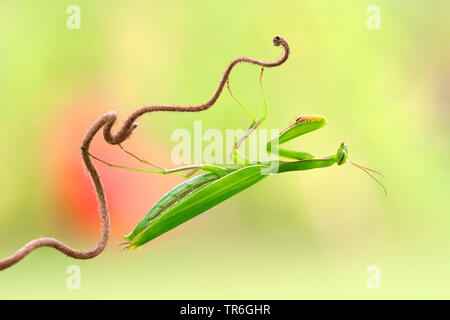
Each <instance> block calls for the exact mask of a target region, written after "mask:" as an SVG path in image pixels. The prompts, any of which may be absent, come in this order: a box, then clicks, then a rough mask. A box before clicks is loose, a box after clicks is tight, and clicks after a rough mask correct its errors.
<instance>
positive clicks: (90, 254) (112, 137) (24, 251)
mask: <svg viewBox="0 0 450 320" xmlns="http://www.w3.org/2000/svg"><path fill="white" fill-rule="evenodd" d="M273 45H274V46H277V47H278V46H280V45H281V46H282V47H283V49H284V53H283V55H282V56H281V58H280V59H278V60H277V61H274V62H265V61H261V60H257V59H252V58H248V57H237V58H234V59H233V60H232V61H231V62H230V64H229V65H228V67H227V68H226V69H225V72H224V73H223V76H222V79H221V80H220V82H219V86H218V88H217V90H216V92H215V93H214V95H213V96H212V98H211V99H209V100H208V101H207V102H205V103H203V104H200V105H197V106H189V105H184V106H183V105H153V106H144V107H141V108H139V109H137V110H136V111H134V112H133V113H132V114H131V115H130V116H129V117H128V119H126V120H125V122H124V123H123V125H122V127H121V128H120V129H119V130H117V132H116V133H113V132H112V131H111V130H112V128H113V126H114V124H115V122H116V120H117V113H116V112H114V111H110V112H108V113H106V114H104V115H103V116H101V117H100V118H99V119H98V120H97V121H96V122H95V123H94V124H93V125H92V126H91V127H90V128H89V130H88V131H87V133H86V135H85V136H84V139H83V141H82V144H81V149H82V150H86V151H88V150H89V146H90V144H91V142H92V139H93V138H94V137H95V135H96V134H97V133H98V131H100V129H102V128H103V137H104V139H105V141H106V142H108V143H109V144H112V145H116V144H120V143H122V142H124V141H125V140H126V139H128V138H129V137H130V135H131V134H132V133H133V131H134V129H135V128H136V127H137V124H136V123H135V121H136V120H137V119H138V118H139V117H140V116H142V115H143V114H145V113H149V112H155V111H170V112H199V111H203V110H206V109H208V108H210V107H211V106H212V105H213V104H214V103H215V102H216V101H217V99H218V98H219V96H220V94H221V93H222V90H223V88H224V86H225V84H226V82H227V79H228V77H229V75H230V73H231V70H232V69H233V68H234V67H235V66H236V65H237V64H238V63H240V62H246V63H251V64H255V65H259V66H261V67H265V68H270V67H276V66H279V65H281V64H283V63H284V62H285V61H286V60H287V58H288V57H289V45H288V43H287V42H286V40H285V39H284V38H282V37H280V36H276V37H275V38H273ZM81 156H82V159H83V162H84V165H85V167H86V169H87V171H88V173H89V175H90V176H91V179H92V183H93V185H94V189H95V193H96V195H97V202H98V210H99V213H100V217H101V220H102V231H101V236H100V239H99V241H98V243H97V245H96V246H95V247H94V248H92V249H89V250H76V249H72V248H71V247H69V246H67V245H65V244H64V243H62V242H61V241H59V240H57V239H55V238H37V239H34V240H32V241H30V242H28V243H27V244H25V245H24V246H23V247H22V248H20V249H19V250H17V251H16V252H15V253H14V254H12V255H11V256H9V257H7V258H5V259H3V260H0V270H4V269H6V268H8V267H10V266H12V265H14V264H16V263H17V262H19V261H20V260H22V259H23V258H24V257H25V256H26V255H28V254H29V253H30V252H32V251H33V250H35V249H37V248H41V247H52V248H55V249H56V250H58V251H60V252H62V253H64V254H66V255H67V256H69V257H72V258H75V259H91V258H94V257H96V256H98V255H99V254H100V253H101V252H102V251H103V250H104V249H105V247H106V244H107V242H108V239H109V236H110V230H111V224H110V218H109V211H108V204H107V201H106V197H105V191H104V189H103V184H102V181H101V179H100V176H99V174H98V172H97V169H96V168H95V166H94V164H93V163H92V160H91V158H90V156H89V155H88V153H87V152H84V151H82V152H81Z"/></svg>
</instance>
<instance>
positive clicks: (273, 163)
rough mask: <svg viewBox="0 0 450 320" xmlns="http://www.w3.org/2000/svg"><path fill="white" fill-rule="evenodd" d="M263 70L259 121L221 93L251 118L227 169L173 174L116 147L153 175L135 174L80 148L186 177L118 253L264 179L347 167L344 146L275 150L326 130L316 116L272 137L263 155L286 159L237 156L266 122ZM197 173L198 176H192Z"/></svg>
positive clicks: (204, 167)
mask: <svg viewBox="0 0 450 320" xmlns="http://www.w3.org/2000/svg"><path fill="white" fill-rule="evenodd" d="M263 71H264V68H262V69H261V73H260V77H259V87H260V91H261V95H262V104H263V108H264V115H263V117H262V118H261V119H259V120H257V118H256V117H255V116H254V115H253V114H252V113H251V112H250V111H249V110H248V109H246V108H245V107H244V106H243V105H242V104H241V103H240V102H239V100H237V99H236V97H235V96H234V95H233V93H232V91H231V89H230V85H229V81H228V80H227V89H228V91H229V93H230V95H231V97H232V98H233V99H234V100H235V101H237V103H238V104H239V105H240V106H241V107H242V108H243V109H244V110H245V111H246V112H247V113H248V114H249V115H250V116H251V117H252V123H251V125H250V127H249V129H248V130H247V131H246V132H245V134H244V135H243V136H242V137H241V138H240V139H238V141H237V142H236V143H235V144H234V146H233V152H232V158H233V164H231V165H223V166H222V165H220V166H219V165H216V164H195V165H187V166H182V167H178V168H174V169H164V168H162V167H160V166H157V165H155V164H152V163H150V162H148V161H146V160H144V159H141V158H140V157H138V156H136V155H135V154H133V153H131V152H130V151H128V150H127V149H125V148H124V147H123V146H122V145H119V146H120V147H121V148H122V150H123V151H125V152H126V153H127V154H129V155H130V156H132V157H134V158H135V159H137V160H139V161H141V162H143V163H145V164H147V165H151V166H153V167H156V168H157V169H158V170H149V169H139V168H131V167H126V166H121V165H117V164H112V163H110V162H107V161H105V160H102V159H100V158H98V157H96V156H94V155H93V154H91V153H89V152H88V151H87V150H86V149H83V151H84V152H87V153H88V154H89V155H90V156H91V157H92V158H94V159H96V160H98V161H100V162H102V163H104V164H106V165H109V166H112V167H117V168H124V169H130V170H137V171H143V172H152V173H159V174H178V175H181V176H183V177H186V178H189V179H188V180H186V181H184V182H182V183H180V184H179V185H177V186H176V187H175V188H173V189H172V190H170V191H169V192H167V193H166V194H165V195H164V196H163V197H162V198H161V199H160V200H159V201H157V202H156V204H155V205H154V206H153V207H152V208H151V209H150V211H149V212H148V213H147V214H146V215H145V216H144V217H143V218H142V220H141V221H140V222H139V223H138V224H137V225H136V227H135V228H134V229H133V231H132V232H131V233H130V234H128V235H127V236H125V237H124V238H125V240H126V242H124V243H122V245H123V246H124V247H123V249H134V248H138V247H141V246H142V245H144V244H146V243H147V242H149V241H151V240H153V239H155V238H156V237H158V236H160V235H162V234H164V233H166V232H168V231H169V230H171V229H173V228H175V227H177V226H179V225H181V224H182V223H184V222H186V221H188V220H190V219H192V218H194V217H196V216H198V215H199V214H201V213H203V212H205V211H207V210H209V209H211V208H212V207H214V206H216V205H217V204H219V203H221V202H223V201H225V200H227V199H229V198H230V197H232V196H234V195H236V194H238V193H239V192H241V191H243V190H245V189H247V188H249V187H250V186H252V185H254V184H255V183H257V182H259V181H261V180H263V179H265V178H266V177H268V176H270V175H273V174H279V173H284V172H293V171H302V170H311V169H316V168H325V167H330V166H332V165H333V164H337V165H338V166H341V165H343V164H345V163H346V162H347V160H348V147H347V145H346V143H344V142H342V143H341V144H340V145H339V147H338V149H337V152H336V153H334V154H332V155H330V156H327V157H316V156H315V155H313V154H311V153H308V152H303V151H297V150H290V149H285V148H281V147H280V146H281V145H282V144H284V143H286V142H289V141H291V140H293V139H295V138H298V137H300V136H302V135H304V134H306V133H309V132H312V131H314V130H317V129H320V128H322V127H323V126H324V125H326V124H327V119H326V118H325V117H323V116H320V115H304V116H301V117H298V118H297V119H296V121H295V122H294V123H293V124H291V125H289V126H288V127H287V128H286V129H284V130H283V131H281V132H280V134H279V135H278V136H277V137H276V138H274V139H272V140H271V141H269V142H268V143H267V145H266V150H267V152H268V153H272V154H277V155H278V156H281V157H283V158H286V159H289V160H267V161H258V160H252V159H249V158H248V157H246V156H245V155H244V154H242V153H240V152H239V147H240V145H241V143H242V142H243V141H244V140H245V139H246V138H247V137H248V136H249V135H250V134H252V132H254V131H255V130H256V129H257V128H258V127H259V126H260V125H261V124H262V123H263V122H264V120H265V119H266V118H267V107H266V102H265V97H264V91H263V87H262V76H263ZM350 162H351V161H350ZM351 163H352V164H353V165H354V166H356V167H358V168H360V169H361V170H363V171H364V172H366V173H367V174H368V175H369V176H370V177H372V178H373V179H374V180H375V181H376V182H377V183H379V184H380V185H381V186H382V187H383V189H384V191H385V192H386V188H385V187H384V186H383V184H382V183H381V182H380V181H379V180H378V179H376V178H375V177H374V176H373V175H372V174H371V172H373V173H377V174H380V173H379V172H378V171H375V170H372V169H369V168H367V167H363V166H361V165H358V164H356V163H354V162H351ZM199 171H200V172H203V173H201V174H199V175H197V176H194V177H192V176H193V175H194V174H195V173H196V172H199ZM183 172H188V174H183Z"/></svg>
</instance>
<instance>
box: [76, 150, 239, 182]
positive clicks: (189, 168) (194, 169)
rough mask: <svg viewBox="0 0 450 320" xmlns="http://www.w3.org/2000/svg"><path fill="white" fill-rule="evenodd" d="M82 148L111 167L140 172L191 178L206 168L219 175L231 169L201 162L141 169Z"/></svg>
mask: <svg viewBox="0 0 450 320" xmlns="http://www.w3.org/2000/svg"><path fill="white" fill-rule="evenodd" d="M81 150H82V151H83V152H86V153H87V154H88V155H89V156H90V157H91V158H93V159H95V160H97V161H99V162H101V163H103V164H105V165H107V166H110V167H114V168H120V169H127V170H133V171H140V172H150V173H160V174H164V175H165V174H171V173H175V174H178V175H180V176H182V177H184V178H189V177H190V176H191V175H192V174H193V173H195V172H197V171H198V170H204V171H208V172H212V173H215V174H217V175H218V176H219V177H221V176H223V175H225V174H227V173H229V171H230V169H227V168H224V167H220V166H216V165H211V164H201V165H187V166H183V167H178V168H173V169H161V170H150V169H141V168H133V167H128V166H122V165H118V164H114V163H111V162H108V161H106V160H103V159H101V158H99V157H97V156H95V155H93V154H92V153H90V152H89V151H88V150H86V149H85V148H83V147H81ZM182 171H191V173H188V174H187V175H186V174H182V173H180V172H182Z"/></svg>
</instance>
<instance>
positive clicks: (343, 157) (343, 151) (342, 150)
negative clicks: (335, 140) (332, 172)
mask: <svg viewBox="0 0 450 320" xmlns="http://www.w3.org/2000/svg"><path fill="white" fill-rule="evenodd" d="M336 156H337V159H338V160H337V164H338V165H339V166H340V165H342V164H344V163H345V162H346V161H347V157H348V147H347V144H346V143H345V142H342V143H341V145H340V146H339V149H338V151H337V153H336Z"/></svg>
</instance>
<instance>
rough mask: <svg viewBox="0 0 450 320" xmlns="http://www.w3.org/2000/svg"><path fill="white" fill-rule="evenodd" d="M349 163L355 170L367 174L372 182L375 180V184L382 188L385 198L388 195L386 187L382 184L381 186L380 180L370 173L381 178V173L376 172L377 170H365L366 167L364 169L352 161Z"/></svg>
mask: <svg viewBox="0 0 450 320" xmlns="http://www.w3.org/2000/svg"><path fill="white" fill-rule="evenodd" d="M350 163H351V164H352V165H354V166H355V167H356V168H359V169H361V170H362V171H364V172H365V173H367V174H368V175H369V177H371V178H372V179H373V180H375V181H376V183H378V184H379V185H380V186H381V187H382V188H383V190H384V194H385V195H386V196H387V195H388V192H387V189H386V187H385V186H384V184H383V183H382V182H381V181H380V180H378V179H377V178H376V177H375V176H374V175H373V174H371V173H370V172H373V173H376V174H379V175H380V176H382V177H383V174H382V173H381V172H379V171H377V170H373V169H370V168H367V167H364V166H362V165H360V164H357V163H355V162H353V161H350Z"/></svg>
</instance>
